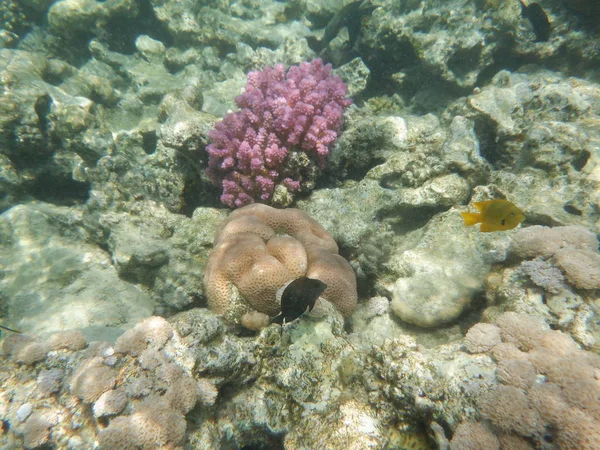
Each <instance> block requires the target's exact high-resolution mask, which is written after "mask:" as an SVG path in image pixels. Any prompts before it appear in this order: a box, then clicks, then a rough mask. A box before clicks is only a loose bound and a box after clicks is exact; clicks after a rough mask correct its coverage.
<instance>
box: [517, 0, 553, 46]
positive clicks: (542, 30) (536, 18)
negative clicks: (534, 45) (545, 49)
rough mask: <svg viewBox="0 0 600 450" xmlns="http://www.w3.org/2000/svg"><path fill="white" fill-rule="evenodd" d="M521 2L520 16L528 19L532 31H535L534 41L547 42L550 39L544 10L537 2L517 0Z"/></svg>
mask: <svg viewBox="0 0 600 450" xmlns="http://www.w3.org/2000/svg"><path fill="white" fill-rule="evenodd" d="M519 3H521V17H522V18H523V19H527V20H529V23H531V27H532V28H533V32H534V33H535V42H547V41H548V39H550V31H551V29H552V27H551V26H550V21H549V20H548V16H547V15H546V12H545V11H544V10H543V9H542V7H541V6H540V4H539V3H530V4H529V5H526V4H525V3H523V2H522V0H519Z"/></svg>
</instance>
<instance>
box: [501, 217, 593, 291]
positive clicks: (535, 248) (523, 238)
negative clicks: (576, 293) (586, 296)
mask: <svg viewBox="0 0 600 450" xmlns="http://www.w3.org/2000/svg"><path fill="white" fill-rule="evenodd" d="M510 251H511V253H512V254H514V255H515V256H517V257H519V258H542V259H539V260H533V261H525V262H523V263H522V264H521V267H522V270H523V271H524V272H525V273H526V274H527V275H529V276H530V277H531V278H532V281H533V282H534V283H535V284H537V285H538V286H541V287H543V288H545V289H546V290H547V291H548V292H552V293H557V292H559V291H560V288H559V286H560V284H561V281H562V279H563V276H562V273H561V272H560V271H559V270H558V269H557V268H560V269H561V270H562V272H563V273H564V275H565V277H566V279H567V280H568V281H569V283H570V284H571V285H573V286H575V287H576V288H579V289H600V253H599V252H598V239H597V238H596V235H595V234H594V233H592V232H591V231H589V230H587V229H586V228H584V227H581V226H569V227H555V228H548V227H540V226H533V227H528V228H525V229H523V230H520V231H519V232H518V233H517V235H516V236H515V239H514V240H513V242H512V243H511V247H510ZM543 258H545V259H550V260H551V261H552V262H553V265H554V266H555V267H552V266H550V263H549V262H548V261H546V260H545V259H543ZM556 267H557V268H556ZM534 268H535V269H534ZM552 269H554V270H552ZM534 270H535V271H534Z"/></svg>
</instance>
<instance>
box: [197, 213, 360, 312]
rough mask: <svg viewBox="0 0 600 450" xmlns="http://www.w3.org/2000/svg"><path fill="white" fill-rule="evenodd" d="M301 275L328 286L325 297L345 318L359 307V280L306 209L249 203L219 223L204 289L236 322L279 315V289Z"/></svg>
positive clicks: (213, 305) (217, 309)
mask: <svg viewBox="0 0 600 450" xmlns="http://www.w3.org/2000/svg"><path fill="white" fill-rule="evenodd" d="M301 276H308V277H309V278H316V279H318V280H321V281H322V282H324V283H325V284H327V289H326V290H325V292H324V293H323V295H322V297H323V298H325V299H327V300H329V301H330V302H331V303H333V305H334V306H335V307H336V308H337V309H338V310H339V311H340V312H341V313H342V314H343V315H344V316H345V317H347V316H349V315H350V314H351V313H352V311H353V310H354V307H355V306H356V300H357V292H356V277H355V275H354V271H353V270H352V267H350V264H348V262H347V261H346V260H345V259H344V258H342V257H341V256H340V255H338V246H337V244H336V243H335V241H334V240H333V238H332V237H331V236H330V235H329V233H327V231H326V230H325V229H324V228H323V227H322V226H321V225H320V224H319V223H318V222H316V221H315V220H314V219H312V218H311V217H310V216H308V215H307V214H306V213H304V212H303V211H300V210H298V209H294V208H288V209H275V208H272V207H270V206H267V205H262V204H254V205H248V206H245V207H243V208H240V209H238V210H236V211H234V212H233V213H232V214H231V215H230V216H229V217H228V218H227V219H226V220H225V221H224V222H223V224H222V225H221V228H220V232H219V234H218V235H217V238H216V240H215V244H214V248H213V251H212V253H211V254H210V256H209V259H208V262H207V265H206V271H205V275H204V287H205V292H206V295H207V297H208V304H209V306H210V308H211V309H212V310H213V311H215V312H216V313H218V314H222V315H225V316H226V317H227V318H228V319H230V320H233V321H238V320H239V319H240V318H241V317H242V315H243V314H245V313H249V312H252V311H258V312H260V313H263V314H267V315H270V316H273V315H276V314H278V313H279V311H280V305H279V303H278V301H277V296H276V293H277V290H278V289H279V288H281V287H282V286H283V285H284V284H285V283H287V282H288V281H290V280H293V279H295V278H298V277H301Z"/></svg>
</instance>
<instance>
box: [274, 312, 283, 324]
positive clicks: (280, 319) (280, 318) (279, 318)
mask: <svg viewBox="0 0 600 450" xmlns="http://www.w3.org/2000/svg"><path fill="white" fill-rule="evenodd" d="M284 320H285V317H283V313H279V314H277V315H276V316H275V317H273V318H272V319H271V323H278V324H279V325H283V321H284Z"/></svg>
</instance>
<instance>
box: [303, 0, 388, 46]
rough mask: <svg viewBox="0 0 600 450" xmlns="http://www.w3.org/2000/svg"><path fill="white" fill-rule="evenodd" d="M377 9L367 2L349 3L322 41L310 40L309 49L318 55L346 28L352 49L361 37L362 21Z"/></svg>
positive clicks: (331, 24) (357, 0)
mask: <svg viewBox="0 0 600 450" xmlns="http://www.w3.org/2000/svg"><path fill="white" fill-rule="evenodd" d="M376 9H377V6H374V5H371V4H369V2H367V1H365V0H356V1H354V2H351V3H348V4H347V5H346V6H344V7H343V8H342V9H340V10H339V11H338V12H337V13H336V14H335V15H334V16H333V17H332V18H331V20H330V21H329V23H328V24H327V26H326V27H325V32H324V34H323V37H322V38H321V40H320V41H319V40H317V39H316V38H310V39H308V45H309V47H311V49H312V50H313V51H315V52H317V53H319V52H321V51H322V50H323V49H325V47H327V46H328V45H329V43H330V42H331V41H332V40H333V38H335V37H336V36H337V34H338V32H339V31H340V30H341V29H342V28H344V27H346V30H348V47H350V48H352V46H353V45H354V43H355V42H356V40H357V38H358V36H359V35H360V28H361V23H362V19H363V18H364V17H368V16H370V15H371V13H372V12H373V11H375V10H376Z"/></svg>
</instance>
